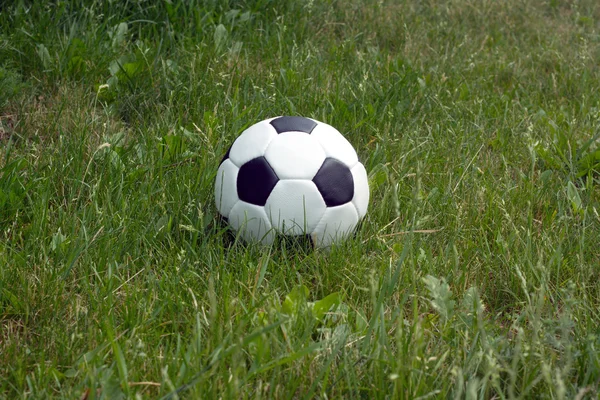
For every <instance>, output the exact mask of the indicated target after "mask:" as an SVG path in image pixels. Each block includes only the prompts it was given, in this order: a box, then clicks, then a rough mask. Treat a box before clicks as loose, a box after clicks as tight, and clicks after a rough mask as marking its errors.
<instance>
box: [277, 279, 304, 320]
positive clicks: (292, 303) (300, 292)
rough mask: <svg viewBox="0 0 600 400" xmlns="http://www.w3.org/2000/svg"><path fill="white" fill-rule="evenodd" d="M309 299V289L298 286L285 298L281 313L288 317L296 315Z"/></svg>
mask: <svg viewBox="0 0 600 400" xmlns="http://www.w3.org/2000/svg"><path fill="white" fill-rule="evenodd" d="M307 298H308V288H307V287H306V286H304V285H299V286H296V287H294V288H293V289H292V291H291V292H290V293H289V294H288V295H287V296H285V300H284V301H283V304H282V306H281V311H282V312H283V313H284V314H287V315H296V314H297V313H298V310H299V309H300V308H301V307H302V305H303V304H304V305H305V304H306V299H307Z"/></svg>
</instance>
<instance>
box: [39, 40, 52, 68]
mask: <svg viewBox="0 0 600 400" xmlns="http://www.w3.org/2000/svg"><path fill="white" fill-rule="evenodd" d="M36 47H37V54H38V56H39V57H40V60H41V61H42V65H43V66H44V68H49V67H50V64H51V61H52V60H51V59H50V52H48V49H47V48H46V46H44V45H43V44H42V43H40V44H38V45H37V46H36Z"/></svg>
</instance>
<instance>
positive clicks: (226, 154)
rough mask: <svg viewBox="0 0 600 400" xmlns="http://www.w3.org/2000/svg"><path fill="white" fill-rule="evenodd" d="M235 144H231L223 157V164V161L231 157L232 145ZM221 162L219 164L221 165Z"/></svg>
mask: <svg viewBox="0 0 600 400" xmlns="http://www.w3.org/2000/svg"><path fill="white" fill-rule="evenodd" d="M232 146H233V145H231V146H229V148H228V149H227V153H225V155H224V156H223V158H222V159H221V164H223V161H225V160H227V159H228V158H229V152H230V151H231V147H232ZM221 164H219V165H221Z"/></svg>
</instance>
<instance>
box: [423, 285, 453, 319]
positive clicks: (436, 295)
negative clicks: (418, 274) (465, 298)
mask: <svg viewBox="0 0 600 400" xmlns="http://www.w3.org/2000/svg"><path fill="white" fill-rule="evenodd" d="M423 282H424V283H425V285H426V286H427V289H428V290H429V295H430V297H431V299H430V302H431V306H432V307H433V308H434V309H435V310H436V311H437V312H438V313H439V314H440V315H441V316H442V318H444V320H446V321H447V320H448V319H450V318H451V317H452V314H453V313H454V300H452V292H451V291H450V286H449V285H448V284H447V283H446V280H445V279H444V278H442V279H438V278H436V277H434V276H431V275H427V276H426V277H425V278H423Z"/></svg>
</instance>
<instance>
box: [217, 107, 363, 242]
mask: <svg viewBox="0 0 600 400" xmlns="http://www.w3.org/2000/svg"><path fill="white" fill-rule="evenodd" d="M215 202H216V205H217V209H218V211H219V213H220V214H221V215H222V216H223V217H224V218H225V219H226V220H227V222H228V223H229V225H230V226H231V227H232V228H233V230H234V231H235V232H236V233H237V234H238V235H241V236H242V238H244V239H245V240H246V241H248V242H260V243H263V244H270V243H272V242H273V240H274V239H275V237H276V235H286V236H298V235H306V236H308V237H309V238H310V239H311V241H312V243H313V245H314V246H316V247H328V246H330V245H331V244H332V243H334V242H339V241H341V240H343V239H345V238H346V237H347V236H348V235H349V234H350V233H351V232H353V231H354V229H355V227H356V225H357V224H358V222H359V221H360V220H361V219H362V218H363V217H364V216H365V214H366V213H367V206H368V204H369V183H368V180H367V171H366V170H365V167H364V166H363V165H362V164H361V163H360V162H359V161H358V156H357V155H356V151H355V150H354V148H353V147H352V145H351V144H350V142H348V140H346V138H344V136H342V134H341V133H339V132H338V131H337V130H336V129H335V128H333V127H332V126H330V125H327V124H325V123H323V122H319V121H315V120H313V119H308V118H303V117H278V118H271V119H266V120H264V121H261V122H259V123H257V124H255V125H252V126H251V127H249V128H248V129H246V130H245V131H244V132H242V134H241V135H240V136H239V137H238V138H237V139H236V140H235V141H234V142H233V144H232V145H231V147H230V148H229V150H228V151H227V154H226V155H225V157H224V158H223V161H222V162H221V165H220V166H219V169H218V171H217V177H216V182H215Z"/></svg>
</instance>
